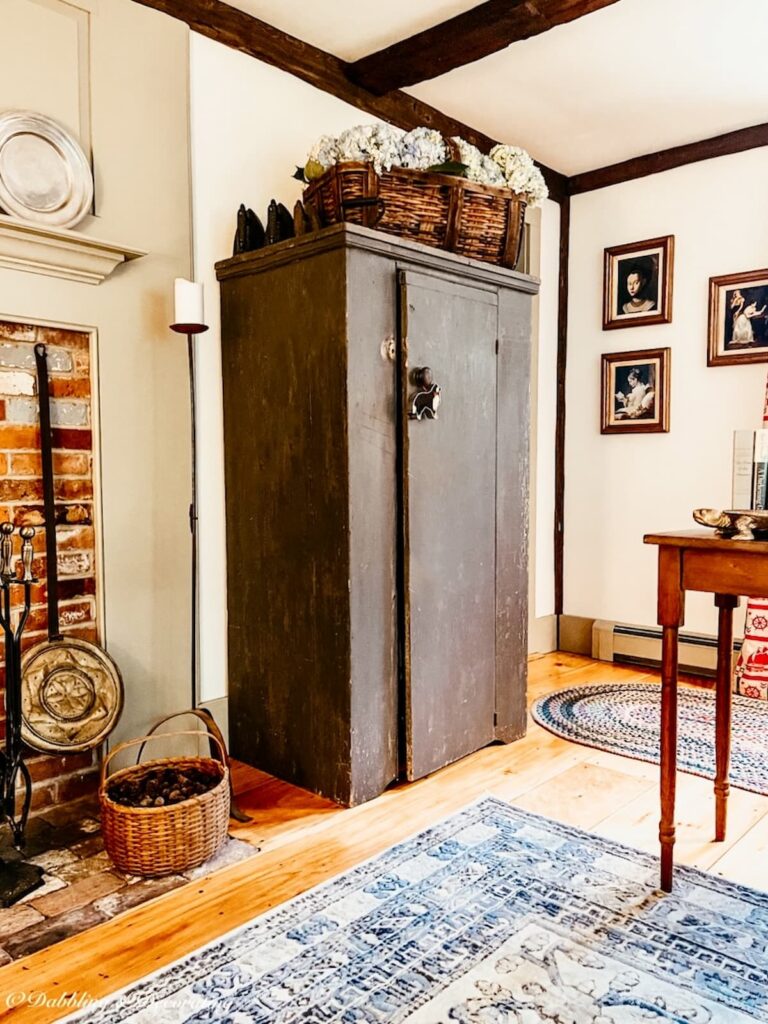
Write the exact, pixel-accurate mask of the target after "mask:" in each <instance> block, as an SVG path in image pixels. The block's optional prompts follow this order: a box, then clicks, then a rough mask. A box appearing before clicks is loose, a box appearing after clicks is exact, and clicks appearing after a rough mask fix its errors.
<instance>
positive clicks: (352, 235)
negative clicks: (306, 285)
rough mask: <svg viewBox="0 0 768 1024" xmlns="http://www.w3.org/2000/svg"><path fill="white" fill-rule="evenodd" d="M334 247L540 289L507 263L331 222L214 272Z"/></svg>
mask: <svg viewBox="0 0 768 1024" xmlns="http://www.w3.org/2000/svg"><path fill="white" fill-rule="evenodd" d="M335 249H363V250H365V251H366V252H371V253H375V254H377V255H380V256H387V257H389V258H390V259H392V258H395V259H401V260H403V261H407V262H408V264H409V265H410V266H419V267H425V268H427V269H430V268H432V269H434V270H441V271H443V272H446V271H448V272H451V271H453V272H454V273H456V272H458V273H460V274H467V273H470V274H471V276H472V278H473V280H475V281H487V282H488V283H489V284H493V285H499V286H501V287H504V288H511V289H513V290H515V291H519V292H526V293H528V294H529V295H535V294H536V293H537V292H538V290H539V284H540V282H539V279H538V278H536V277H530V276H529V275H527V274H520V273H518V271H516V270H508V269H507V268H506V267H497V266H494V265H493V264H492V263H483V262H481V261H480V260H471V259H467V257H465V256H458V255H457V254H456V253H452V252H444V251H443V250H442V249H432V248H430V247H429V246H425V245H420V244H419V243H418V242H408V241H405V240H404V239H399V238H397V237H395V236H393V235H385V234H383V233H382V232H381V231H375V230H373V229H372V228H366V227H362V226H361V225H358V224H334V225H333V226H332V227H329V228H324V229H323V230H322V231H318V232H316V233H314V234H311V235H302V236H301V237H299V238H289V239H287V240H286V241H285V242H278V243H277V244H276V245H270V246H267V247H266V248H264V249H259V250H257V251H256V252H246V253H242V254H241V255H238V256H232V257H230V258H229V259H226V260H221V261H219V262H218V263H217V264H216V276H217V278H218V279H219V281H226V280H228V279H230V278H233V277H244V276H248V275H252V274H259V273H262V272H263V271H266V270H271V269H272V268H274V267H275V266H279V265H280V264H283V263H293V262H295V261H296V260H301V259H307V258H309V257H311V256H316V255H317V254H318V253H322V252H332V251H333V250H335Z"/></svg>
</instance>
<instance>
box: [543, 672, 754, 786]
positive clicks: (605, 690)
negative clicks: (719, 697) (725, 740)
mask: <svg viewBox="0 0 768 1024" xmlns="http://www.w3.org/2000/svg"><path fill="white" fill-rule="evenodd" d="M531 715H532V716H533V719H534V721H535V722H538V723H539V725H543V726H544V728H545V729H549V731H550V732H553V733H555V734H556V735H557V736H562V737H563V739H566V740H573V741H574V743H583V744H584V745H585V746H588V747H597V748H598V749H599V750H608V751H610V752H611V753H613V754H623V755H624V756H625V757H633V758H635V759H636V760H638V761H650V762H651V763H652V764H658V763H659V743H660V721H661V687H660V686H659V685H658V684H654V683H597V684H595V685H592V686H574V687H571V688H570V689H567V690H559V691H558V692H557V693H551V694H550V695H549V696H548V697H541V698H539V700H537V701H536V702H535V703H534V704H533V705H532V706H531ZM677 720H678V730H677V732H678V739H677V764H678V767H679V768H680V769H681V770H682V771H685V772H690V773H691V774H692V775H702V776H703V777H704V778H705V779H714V777H715V694H714V693H713V692H711V691H709V690H693V689H691V688H690V687H688V686H680V687H679V688H678V708H677ZM731 736H732V740H731V748H732V749H731V776H730V779H731V785H733V786H737V787H738V788H739V789H747V790H749V791H750V792H751V793H762V794H763V795H768V756H766V755H768V703H766V702H765V701H759V700H752V699H750V698H749V697H737V696H734V697H733V726H732V729H731Z"/></svg>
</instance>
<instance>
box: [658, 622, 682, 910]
mask: <svg viewBox="0 0 768 1024" xmlns="http://www.w3.org/2000/svg"><path fill="white" fill-rule="evenodd" d="M677 633H678V627H677V626H664V632H663V635H662V650H661V822H660V824H659V841H660V843H661V888H662V889H663V890H664V892H672V866H673V851H674V846H675V784H676V781H677Z"/></svg>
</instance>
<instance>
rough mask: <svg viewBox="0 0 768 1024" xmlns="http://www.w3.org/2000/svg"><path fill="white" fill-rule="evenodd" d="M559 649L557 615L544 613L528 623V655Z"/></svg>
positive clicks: (547, 652) (548, 652) (549, 652)
mask: <svg viewBox="0 0 768 1024" xmlns="http://www.w3.org/2000/svg"><path fill="white" fill-rule="evenodd" d="M556 650H557V616H556V615H542V616H541V617H540V618H538V619H531V621H530V622H529V623H528V657H529V658H530V657H532V656H533V655H536V654H551V653H552V651H556Z"/></svg>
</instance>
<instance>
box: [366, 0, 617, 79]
mask: <svg viewBox="0 0 768 1024" xmlns="http://www.w3.org/2000/svg"><path fill="white" fill-rule="evenodd" d="M614 3H616V0H537V2H536V3H531V2H530V0H486V3H482V4H478V6H477V7H473V8H471V10H469V11H464V12H463V13H462V14H458V15H456V16H455V17H453V18H449V19H448V20H447V21H443V22H441V23H440V24H439V25H433V26H432V28H428V29H425V30H424V31H423V32H417V33H416V35H413V36H410V37H409V38H408V39H402V40H401V41H400V42H397V43H393V44H392V45H391V46H387V47H385V48H384V49H383V50H378V51H377V52H376V53H371V54H369V55H368V56H367V57H362V58H361V59H360V60H357V61H355V62H354V63H353V64H348V65H347V74H348V76H349V78H350V79H351V80H352V81H353V82H357V84H358V85H361V86H362V87H363V88H364V89H368V91H369V92H372V93H374V94H375V95H376V96H381V95H383V94H384V93H387V92H390V91H392V90H393V89H402V87H403V86H404V85H415V84H416V83H417V82H426V81H429V80H430V79H432V78H437V77H438V76H439V75H444V74H445V73H446V72H448V71H453V69H454V68H460V67H462V66H463V65H464V64H471V63H472V62H473V61H476V60H481V59H482V58H483V57H487V56H488V55H489V54H491V53H497V52H498V51H499V50H503V49H505V47H507V46H511V44H512V43H516V42H518V41H519V40H521V39H530V37H531V36H537V35H540V34H541V33H542V32H547V31H548V30H549V29H551V28H555V26H557V25H564V24H566V23H567V22H569V21H575V20H576V19H577V18H581V17H583V16H584V15H585V14H591V13H592V12H593V11H598V10H600V9H601V8H603V7H609V6H610V5H611V4H614Z"/></svg>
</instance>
